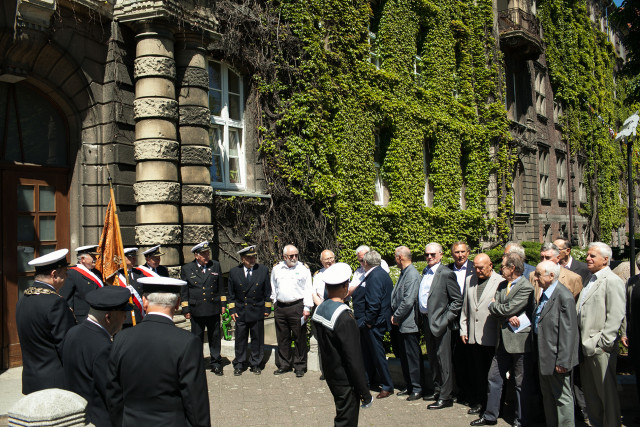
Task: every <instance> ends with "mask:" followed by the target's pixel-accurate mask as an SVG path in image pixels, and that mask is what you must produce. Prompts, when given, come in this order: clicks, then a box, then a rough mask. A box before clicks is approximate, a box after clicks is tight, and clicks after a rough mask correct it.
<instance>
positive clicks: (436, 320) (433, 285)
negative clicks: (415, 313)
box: [418, 243, 462, 409]
mask: <svg viewBox="0 0 640 427" xmlns="http://www.w3.org/2000/svg"><path fill="white" fill-rule="evenodd" d="M425 254H426V256H427V267H426V268H425V269H424V271H423V272H422V281H421V282H420V290H419V291H418V305H419V307H420V313H421V314H422V316H421V320H422V329H423V332H424V339H425V341H426V343H427V356H428V357H429V364H430V365H431V372H432V374H433V384H434V386H435V390H434V393H433V395H430V396H424V397H423V399H424V400H436V401H435V402H434V403H432V404H430V405H429V406H427V408H429V409H442V408H446V407H449V406H453V396H452V393H453V375H452V374H453V373H452V372H451V368H452V367H451V365H452V363H451V331H452V330H453V329H454V328H455V329H457V325H454V323H455V322H456V320H457V318H458V314H459V313H460V309H461V308H462V294H461V293H460V287H459V286H458V282H457V281H456V275H455V273H454V272H453V271H451V270H449V269H448V268H447V267H446V266H444V265H442V264H441V263H440V260H441V259H442V246H440V244H438V243H429V244H428V245H427V247H426V249H425Z"/></svg>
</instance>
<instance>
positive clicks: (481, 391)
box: [465, 344, 496, 411]
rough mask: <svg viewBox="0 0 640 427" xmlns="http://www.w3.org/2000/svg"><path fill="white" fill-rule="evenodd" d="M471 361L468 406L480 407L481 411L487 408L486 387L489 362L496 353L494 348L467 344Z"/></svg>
mask: <svg viewBox="0 0 640 427" xmlns="http://www.w3.org/2000/svg"><path fill="white" fill-rule="evenodd" d="M465 347H469V354H470V360H471V369H470V376H469V380H470V381H469V384H470V389H471V394H470V395H469V405H470V406H473V405H478V404H480V405H482V410H483V411H484V409H485V408H486V407H487V386H488V380H487V378H488V377H489V369H490V368H491V361H492V360H493V356H494V355H495V353H496V349H495V347H494V346H488V345H481V344H467V345H466V346H465Z"/></svg>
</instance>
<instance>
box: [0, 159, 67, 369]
mask: <svg viewBox="0 0 640 427" xmlns="http://www.w3.org/2000/svg"><path fill="white" fill-rule="evenodd" d="M0 204H1V206H0V210H1V213H2V221H1V224H2V235H3V243H2V248H1V249H0V259H1V260H2V268H1V270H0V274H1V276H2V295H1V298H2V312H3V322H2V323H3V325H2V326H3V327H2V333H1V336H0V337H1V342H2V367H3V368H8V367H13V366H19V365H21V364H22V358H21V354H20V343H19V339H18V333H17V329H16V323H15V309H16V304H17V302H18V299H19V298H20V297H21V296H22V293H23V292H24V290H25V289H26V288H27V287H29V286H30V285H31V283H32V282H33V274H34V270H33V268H32V267H31V266H29V265H28V262H29V261H31V260H32V259H34V258H36V257H39V256H42V255H45V254H47V253H50V252H53V251H55V250H57V249H62V248H68V247H69V201H68V184H67V170H66V169H57V168H42V167H28V166H23V167H14V168H6V169H3V170H2V200H1V201H0Z"/></svg>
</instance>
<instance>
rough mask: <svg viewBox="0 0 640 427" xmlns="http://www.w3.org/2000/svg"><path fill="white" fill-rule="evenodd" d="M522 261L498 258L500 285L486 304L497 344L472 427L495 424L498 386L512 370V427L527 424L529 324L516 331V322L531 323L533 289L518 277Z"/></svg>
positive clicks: (499, 394) (512, 255)
mask: <svg viewBox="0 0 640 427" xmlns="http://www.w3.org/2000/svg"><path fill="white" fill-rule="evenodd" d="M523 270H524V259H523V258H522V257H521V256H520V255H518V254H516V253H509V254H507V255H505V256H504V257H503V258H502V277H504V278H505V279H507V282H506V283H505V282H502V283H501V284H500V286H499V287H498V291H497V292H496V295H495V298H494V299H493V301H492V302H491V303H489V312H490V313H491V315H492V316H495V317H496V319H497V321H498V328H499V331H498V345H497V347H496V354H495V356H493V360H492V361H491V368H490V369H489V377H488V379H489V393H488V395H487V409H486V411H484V414H483V416H482V417H480V418H478V419H477V420H474V421H472V422H471V425H472V426H484V425H495V424H497V422H498V421H497V420H498V414H499V413H500V398H501V397H502V385H503V384H504V381H505V380H506V378H507V371H509V370H510V369H512V373H513V376H514V380H515V384H516V419H515V421H514V423H513V425H514V426H523V425H526V424H527V418H528V405H529V392H530V386H529V383H530V377H531V325H530V324H529V325H528V326H526V327H524V324H523V327H522V328H520V321H525V322H526V321H529V322H530V320H531V312H532V310H533V286H532V285H531V283H529V281H528V280H527V279H525V278H524V277H523V276H522V272H523Z"/></svg>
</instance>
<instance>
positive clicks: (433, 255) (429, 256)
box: [424, 253, 437, 258]
mask: <svg viewBox="0 0 640 427" xmlns="http://www.w3.org/2000/svg"><path fill="white" fill-rule="evenodd" d="M424 255H425V256H426V257H427V258H432V257H434V258H435V256H436V255H437V254H436V253H428V254H427V253H425V254H424Z"/></svg>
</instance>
